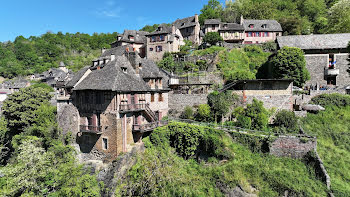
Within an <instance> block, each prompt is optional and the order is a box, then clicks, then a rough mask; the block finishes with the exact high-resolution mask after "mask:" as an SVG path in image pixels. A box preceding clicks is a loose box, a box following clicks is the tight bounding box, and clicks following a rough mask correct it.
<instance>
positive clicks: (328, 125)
mask: <svg viewBox="0 0 350 197" xmlns="http://www.w3.org/2000/svg"><path fill="white" fill-rule="evenodd" d="M304 123H305V124H304V125H305V129H307V130H308V131H309V132H310V133H313V134H316V135H317V136H318V147H317V151H318V153H319V155H320V157H321V158H322V160H323V162H324V165H325V167H326V169H327V171H328V173H329V175H330V177H331V184H332V188H331V189H332V190H333V192H334V195H335V196H350V106H348V107H345V108H336V107H334V108H332V107H327V109H326V111H324V112H321V113H319V114H308V116H307V118H305V119H304Z"/></svg>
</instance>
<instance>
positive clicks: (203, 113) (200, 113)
mask: <svg viewBox="0 0 350 197" xmlns="http://www.w3.org/2000/svg"><path fill="white" fill-rule="evenodd" d="M210 118H211V117H210V106H209V105H208V104H200V105H199V106H198V109H197V114H196V120H199V121H209V120H210Z"/></svg>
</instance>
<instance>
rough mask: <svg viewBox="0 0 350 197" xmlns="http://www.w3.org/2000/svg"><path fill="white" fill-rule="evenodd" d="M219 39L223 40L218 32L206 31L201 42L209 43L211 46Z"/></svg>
mask: <svg viewBox="0 0 350 197" xmlns="http://www.w3.org/2000/svg"><path fill="white" fill-rule="evenodd" d="M220 41H223V39H222V37H221V36H220V34H219V33H218V32H208V33H207V34H205V36H204V38H203V42H206V43H209V44H210V45H212V46H213V45H216V43H218V42H220Z"/></svg>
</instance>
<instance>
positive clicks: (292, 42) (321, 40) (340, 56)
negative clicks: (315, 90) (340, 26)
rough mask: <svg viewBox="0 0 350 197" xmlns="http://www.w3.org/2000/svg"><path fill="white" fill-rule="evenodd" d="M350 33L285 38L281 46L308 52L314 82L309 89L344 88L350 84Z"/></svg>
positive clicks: (278, 41) (309, 69)
mask: <svg viewBox="0 0 350 197" xmlns="http://www.w3.org/2000/svg"><path fill="white" fill-rule="evenodd" d="M349 42H350V34H349V33H344V34H322V35H299V36H281V37H278V38H277V43H278V47H279V48H282V47H284V46H289V47H297V48H300V49H302V50H303V51H304V53H305V60H306V67H307V69H308V71H309V72H310V76H311V79H310V80H309V81H307V82H306V86H317V87H324V86H331V87H340V88H342V89H344V91H345V88H346V86H349V85H350V76H349V73H348V72H347V69H348V68H349V61H348V58H349V52H348V51H347V50H346V47H347V45H348V43H349Z"/></svg>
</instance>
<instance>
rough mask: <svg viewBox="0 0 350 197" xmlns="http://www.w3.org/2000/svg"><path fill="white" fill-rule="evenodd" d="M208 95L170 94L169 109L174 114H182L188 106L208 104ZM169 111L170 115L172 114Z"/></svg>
mask: <svg viewBox="0 0 350 197" xmlns="http://www.w3.org/2000/svg"><path fill="white" fill-rule="evenodd" d="M207 97H208V94H173V93H169V108H170V110H171V111H172V113H175V114H177V113H178V112H182V111H183V110H184V108H185V107H186V106H191V107H194V106H198V105H200V104H207V102H208V99H207ZM170 110H169V113H170Z"/></svg>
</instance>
